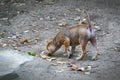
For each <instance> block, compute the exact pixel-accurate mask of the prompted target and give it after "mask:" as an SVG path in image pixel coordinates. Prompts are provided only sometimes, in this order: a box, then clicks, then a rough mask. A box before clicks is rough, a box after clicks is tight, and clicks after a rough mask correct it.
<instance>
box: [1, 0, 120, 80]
mask: <svg viewBox="0 0 120 80" xmlns="http://www.w3.org/2000/svg"><path fill="white" fill-rule="evenodd" d="M6 1H7V0H6ZM6 4H7V5H6ZM6 4H5V3H4V2H2V3H1V5H0V10H1V11H0V47H1V48H5V49H15V50H18V51H21V52H24V53H25V54H27V52H34V53H36V54H38V55H39V54H40V53H41V52H42V51H43V50H44V48H45V44H46V41H47V39H48V38H49V37H51V36H54V35H55V34H56V32H57V29H58V28H64V27H60V26H59V25H58V24H59V23H61V22H66V23H67V26H72V25H75V24H77V23H78V22H79V20H80V19H84V18H86V15H85V14H84V13H82V11H83V9H86V10H88V13H89V14H90V17H91V21H92V25H93V26H92V28H93V29H94V31H95V34H96V37H97V43H98V49H99V54H100V55H99V59H98V60H97V61H91V60H90V58H91V55H92V46H91V45H90V44H88V46H87V50H88V55H87V57H86V58H85V59H84V60H81V61H76V60H75V58H76V57H77V55H78V54H80V52H81V50H80V49H79V46H78V47H77V49H76V53H75V54H74V56H73V58H71V59H67V57H66V56H64V55H63V48H61V50H59V51H57V52H56V54H54V55H53V57H54V58H56V60H55V61H52V62H50V61H47V60H43V59H41V58H39V57H35V59H34V60H33V61H31V62H27V63H25V64H23V65H21V67H20V68H19V69H18V70H17V71H16V73H17V74H18V76H19V77H18V78H16V79H15V80H33V79H34V80H48V79H49V80H61V79H62V80H80V79H81V80H113V79H114V80H119V78H120V10H119V8H120V1H117V0H114V1H112V0H109V1H104V0H100V1H98V0H92V1H89V0H86V1H85V0H58V1H56V0H54V1H52V0H50V2H49V1H46V0H45V1H43V2H38V1H36V2H35V1H33V0H31V1H25V2H22V1H21V2H17V1H16V2H14V1H13V2H12V1H11V2H8V3H6ZM96 26H97V27H96ZM57 60H60V61H63V62H65V63H64V64H57V63H56V61H57ZM69 62H74V63H75V64H76V65H78V66H82V67H84V66H88V65H90V66H92V70H91V73H90V74H89V75H86V74H84V72H79V71H71V70H70V69H69V68H68V67H67V63H69Z"/></svg>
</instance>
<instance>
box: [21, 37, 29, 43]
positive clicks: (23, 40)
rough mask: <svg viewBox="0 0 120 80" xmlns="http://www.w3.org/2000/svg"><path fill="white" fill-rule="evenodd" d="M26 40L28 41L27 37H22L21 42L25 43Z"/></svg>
mask: <svg viewBox="0 0 120 80" xmlns="http://www.w3.org/2000/svg"><path fill="white" fill-rule="evenodd" d="M25 42H27V43H28V39H26V38H22V39H21V40H20V43H21V44H24V43H25Z"/></svg>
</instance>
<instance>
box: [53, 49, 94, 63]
mask: <svg viewBox="0 0 120 80" xmlns="http://www.w3.org/2000/svg"><path fill="white" fill-rule="evenodd" d="M78 55H80V53H79V52H78V51H76V52H75V53H74V54H73V55H72V56H71V58H68V55H67V54H65V53H64V52H62V51H59V52H56V53H55V54H53V57H55V58H66V59H73V60H77V59H76V58H78ZM91 58H92V56H90V55H89V54H86V56H85V57H84V59H83V60H82V61H88V60H91ZM80 61H81V60H80Z"/></svg>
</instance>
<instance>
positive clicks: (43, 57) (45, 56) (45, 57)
mask: <svg viewBox="0 0 120 80" xmlns="http://www.w3.org/2000/svg"><path fill="white" fill-rule="evenodd" d="M40 57H41V58H42V59H50V57H49V56H47V55H40Z"/></svg>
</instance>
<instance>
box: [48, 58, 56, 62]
mask: <svg viewBox="0 0 120 80" xmlns="http://www.w3.org/2000/svg"><path fill="white" fill-rule="evenodd" d="M47 60H48V61H50V62H51V61H53V60H56V58H50V59H47Z"/></svg>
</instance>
